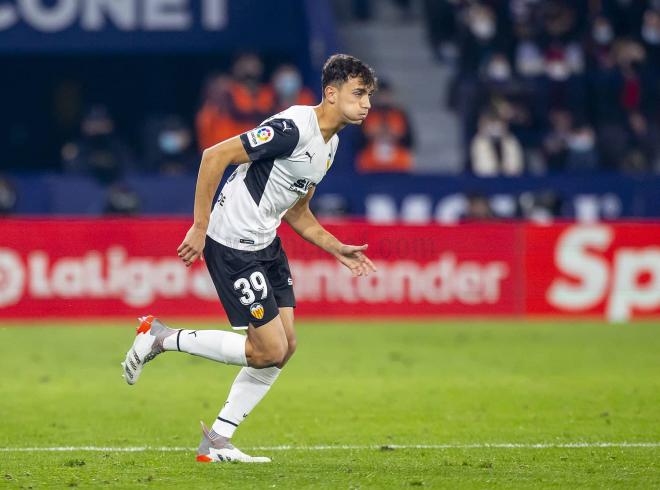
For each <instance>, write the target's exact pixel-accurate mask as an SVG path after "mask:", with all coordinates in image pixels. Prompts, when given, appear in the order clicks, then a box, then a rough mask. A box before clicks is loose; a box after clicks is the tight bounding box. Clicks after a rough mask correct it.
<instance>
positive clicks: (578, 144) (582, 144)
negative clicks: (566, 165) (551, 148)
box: [568, 133, 594, 152]
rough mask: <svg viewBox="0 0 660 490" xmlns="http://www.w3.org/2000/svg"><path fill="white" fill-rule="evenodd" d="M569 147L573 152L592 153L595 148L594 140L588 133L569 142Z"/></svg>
mask: <svg viewBox="0 0 660 490" xmlns="http://www.w3.org/2000/svg"><path fill="white" fill-rule="evenodd" d="M568 147H569V148H570V149H571V150H573V151H579V152H585V151H591V150H592V149H593V147H594V138H593V136H592V135H590V134H588V133H586V134H585V133H583V134H576V135H574V136H572V137H571V138H570V139H569V140H568Z"/></svg>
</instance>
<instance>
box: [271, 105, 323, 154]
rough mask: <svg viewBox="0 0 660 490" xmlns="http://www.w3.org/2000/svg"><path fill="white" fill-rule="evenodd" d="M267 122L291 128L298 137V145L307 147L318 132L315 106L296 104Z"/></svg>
mask: <svg viewBox="0 0 660 490" xmlns="http://www.w3.org/2000/svg"><path fill="white" fill-rule="evenodd" d="M265 124H270V125H272V124H277V125H280V126H283V127H286V128H291V131H292V132H295V133H296V135H297V137H298V146H299V147H300V148H302V147H305V146H306V145H307V144H308V142H309V141H310V140H311V139H312V138H313V137H314V135H315V134H316V126H317V125H318V123H317V122H316V114H315V113H314V107H313V106H307V105H294V106H291V107H289V108H288V109H285V110H283V111H282V112H279V113H277V114H275V115H274V116H272V117H271V118H269V119H268V120H267V121H265Z"/></svg>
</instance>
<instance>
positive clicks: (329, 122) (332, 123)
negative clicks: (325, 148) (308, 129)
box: [314, 101, 346, 143]
mask: <svg viewBox="0 0 660 490" xmlns="http://www.w3.org/2000/svg"><path fill="white" fill-rule="evenodd" d="M314 112H315V113H316V119H317V120H318V122H319V128H320V129H321V135H322V136H323V140H324V141H325V142H326V143H327V142H328V141H330V139H331V138H332V137H333V136H334V135H335V134H337V133H338V132H339V131H341V130H342V129H343V128H344V126H346V122H344V120H343V118H342V117H341V115H340V114H336V113H335V111H333V110H332V108H331V107H328V105H327V104H326V103H325V101H323V102H321V103H320V104H319V105H317V106H316V107H314Z"/></svg>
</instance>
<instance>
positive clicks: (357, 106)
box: [337, 78, 374, 124]
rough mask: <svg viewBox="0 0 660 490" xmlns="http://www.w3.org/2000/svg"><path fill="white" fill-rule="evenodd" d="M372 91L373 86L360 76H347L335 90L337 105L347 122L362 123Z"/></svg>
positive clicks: (367, 111)
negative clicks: (345, 80) (336, 90)
mask: <svg viewBox="0 0 660 490" xmlns="http://www.w3.org/2000/svg"><path fill="white" fill-rule="evenodd" d="M373 93H374V89H373V87H369V86H367V85H365V84H364V83H363V82H362V79H360V78H349V79H348V81H347V82H345V83H344V84H343V85H342V86H341V87H340V88H339V90H338V92H337V102H338V104H337V106H338V109H339V111H340V112H341V114H342V117H343V118H344V121H346V122H347V123H348V124H362V121H364V120H365V118H366V117H367V114H368V113H369V109H370V108H371V101H370V98H371V96H372V95H373Z"/></svg>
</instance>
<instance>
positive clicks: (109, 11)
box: [80, 0, 137, 31]
mask: <svg viewBox="0 0 660 490" xmlns="http://www.w3.org/2000/svg"><path fill="white" fill-rule="evenodd" d="M106 16H107V17H108V19H111V20H112V23H113V24H114V25H115V26H116V27H117V28H119V29H121V30H123V31H132V30H134V29H135V28H136V27H137V6H136V5H135V3H134V2H133V0H87V3H86V4H85V8H84V9H83V10H82V15H81V18H80V25H81V26H82V28H83V29H84V30H86V31H100V30H102V29H103V28H105V26H106Z"/></svg>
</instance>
